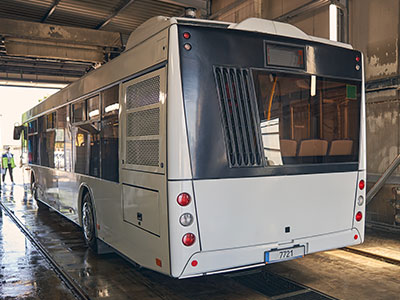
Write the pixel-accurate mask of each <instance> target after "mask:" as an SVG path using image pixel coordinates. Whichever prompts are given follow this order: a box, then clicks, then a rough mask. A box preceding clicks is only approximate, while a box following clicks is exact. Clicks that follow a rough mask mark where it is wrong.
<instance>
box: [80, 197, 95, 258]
mask: <svg viewBox="0 0 400 300" xmlns="http://www.w3.org/2000/svg"><path fill="white" fill-rule="evenodd" d="M81 218H82V219H81V221H82V229H83V237H84V239H85V242H86V244H87V245H88V246H89V248H90V249H91V250H92V251H94V252H95V253H97V238H96V227H95V222H94V209H93V205H92V199H91V198H90V195H89V193H86V194H85V195H84V196H83V201H82V207H81Z"/></svg>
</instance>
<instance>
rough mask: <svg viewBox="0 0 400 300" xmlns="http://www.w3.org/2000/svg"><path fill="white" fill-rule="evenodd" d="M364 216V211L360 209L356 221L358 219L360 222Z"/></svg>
mask: <svg viewBox="0 0 400 300" xmlns="http://www.w3.org/2000/svg"><path fill="white" fill-rule="evenodd" d="M362 217H363V215H362V212H361V211H359V212H358V213H357V214H356V221H357V222H360V221H361V220H362Z"/></svg>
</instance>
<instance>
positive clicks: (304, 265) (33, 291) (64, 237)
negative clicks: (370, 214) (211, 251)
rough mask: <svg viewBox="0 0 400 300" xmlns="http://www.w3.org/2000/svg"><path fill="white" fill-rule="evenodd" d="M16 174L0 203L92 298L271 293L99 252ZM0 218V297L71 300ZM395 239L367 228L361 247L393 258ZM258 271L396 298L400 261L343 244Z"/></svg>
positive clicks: (342, 291)
mask: <svg viewBox="0 0 400 300" xmlns="http://www.w3.org/2000/svg"><path fill="white" fill-rule="evenodd" d="M16 171H18V170H16ZM17 174H18V173H17V172H16V181H17V183H18V184H17V185H16V186H14V187H12V186H11V185H7V186H6V191H5V192H4V193H3V197H2V202H3V203H4V204H5V205H7V207H8V208H9V209H11V210H12V211H13V212H14V214H15V215H16V216H17V217H18V218H19V220H21V221H22V222H23V223H24V224H25V225H26V226H27V227H28V228H29V231H30V232H31V233H32V234H34V235H35V236H36V238H37V239H38V240H39V241H40V242H41V244H42V245H44V246H45V248H46V249H47V250H48V251H49V252H50V254H51V255H52V257H53V258H54V259H55V260H56V261H57V262H58V263H59V264H60V265H61V266H62V267H63V269H64V270H65V271H67V272H68V273H69V274H70V275H71V276H72V277H73V278H74V280H75V281H76V282H77V283H79V284H80V285H81V286H82V287H83V288H84V289H85V290H86V291H87V293H88V294H89V295H90V297H91V298H92V299H104V298H106V299H140V300H142V299H199V300H203V299H204V300H210V299H213V300H214V299H235V300H236V299H271V297H268V296H266V295H267V294H263V293H262V292H259V291H257V289H255V288H254V287H252V285H251V284H250V285H246V284H245V283H244V282H245V280H242V279H243V278H245V276H247V275H242V274H239V275H238V277H232V276H231V274H230V275H229V276H224V275H214V276H207V277H200V278H194V279H186V280H175V279H171V278H169V277H167V276H164V275H161V274H157V273H155V272H152V271H150V270H146V269H140V268H137V267H135V266H133V265H132V264H131V263H129V262H127V261H126V260H125V259H123V258H121V257H120V256H118V255H116V254H108V255H103V256H96V255H94V254H93V253H92V252H90V251H89V250H88V249H87V247H86V246H85V244H84V243H83V239H82V233H81V231H80V229H79V228H78V227H77V226H76V225H74V224H72V223H71V222H69V221H67V220H66V219H65V218H63V217H62V216H60V215H59V214H58V213H56V212H54V211H44V212H40V213H39V212H38V211H37V207H36V204H35V201H33V200H32V199H31V197H30V196H29V195H28V194H27V193H25V192H24V188H23V185H22V184H21V183H22V177H21V176H20V177H18V175H17ZM0 220H1V223H0V263H1V269H0V283H2V284H1V285H0V299H73V298H74V297H73V295H71V294H70V293H69V291H68V289H66V287H65V286H64V284H63V283H62V282H60V280H59V279H58V277H57V276H56V275H55V274H54V272H53V271H52V270H51V269H50V268H49V266H48V264H47V263H46V261H45V260H44V259H43V258H42V257H41V256H40V255H39V254H38V253H37V251H36V249H35V248H34V247H33V246H32V245H31V244H30V243H29V241H27V240H26V239H25V238H24V236H23V235H22V233H20V231H19V230H18V229H17V227H15V225H14V224H13V223H12V222H11V220H10V219H9V218H8V217H7V216H5V215H4V214H3V216H2V217H1V219H0ZM381 236H382V237H381ZM396 237H397V239H396ZM399 240H400V238H399V237H398V236H396V235H387V234H380V233H378V234H376V233H370V234H369V235H368V237H367V242H366V243H365V244H364V245H363V246H359V247H364V248H365V249H369V251H377V252H379V253H381V254H382V253H385V254H387V255H391V256H394V257H397V256H396V255H398V254H399V252H400V242H399ZM371 249H372V250H371ZM390 251H391V252H390ZM259 271H261V272H262V274H269V273H270V272H272V273H275V274H279V275H282V276H284V277H287V278H290V279H292V280H294V281H296V282H299V283H301V284H303V285H305V286H309V287H312V288H314V289H316V290H319V291H321V292H323V293H326V294H328V295H331V296H333V297H336V298H339V299H400V275H399V274H400V266H399V265H394V264H389V263H386V262H381V261H378V260H375V259H371V258H367V257H363V256H360V255H356V254H353V253H349V252H345V251H343V250H334V251H328V252H323V253H317V254H312V255H308V256H306V257H304V258H302V259H297V260H293V261H289V262H285V263H279V264H273V265H268V266H266V267H264V268H261V269H257V270H256V272H259ZM256 276H258V275H256ZM259 277H260V276H259ZM261 277H264V279H265V278H266V276H264V275H263V276H261ZM267 277H268V276H267ZM248 278H251V280H253V279H252V278H255V277H248ZM271 278H272V277H271ZM267 279H268V278H267ZM262 280H263V279H262ZM271 283H273V282H271V280H269V281H268V280H265V281H264V282H263V281H260V282H258V284H259V285H263V284H264V285H269V284H271ZM302 296H303V297H302V298H301V299H311V298H307V297H305V296H306V294H303V295H302ZM286 299H289V298H286ZM290 299H292V298H290ZM296 299H297V298H296ZM312 299H322V298H315V297H314V298H312Z"/></svg>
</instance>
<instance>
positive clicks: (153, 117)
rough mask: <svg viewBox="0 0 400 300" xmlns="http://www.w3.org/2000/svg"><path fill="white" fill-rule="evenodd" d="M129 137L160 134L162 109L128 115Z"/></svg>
mask: <svg viewBox="0 0 400 300" xmlns="http://www.w3.org/2000/svg"><path fill="white" fill-rule="evenodd" d="M126 123H127V137H135V136H149V135H159V134H160V108H159V107H156V108H151V109H146V110H140V111H134V112H131V113H128V114H127V122H126Z"/></svg>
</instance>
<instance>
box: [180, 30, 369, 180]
mask: <svg viewBox="0 0 400 300" xmlns="http://www.w3.org/2000/svg"><path fill="white" fill-rule="evenodd" d="M184 32H188V33H190V38H189V39H185V38H184V37H183V33H184ZM178 34H179V44H180V57H181V59H180V61H181V72H182V86H183V97H184V106H185V113H186V122H187V129H188V139H189V149H190V156H191V161H192V170H193V177H194V178H195V179H211V178H227V177H250V176H265V175H291V174H310V173H324V172H344V171H354V170H357V169H358V162H357V161H354V162H347V163H326V164H325V163H324V164H318V165H312V164H300V165H282V166H266V165H265V161H264V156H263V155H262V145H261V138H260V135H261V134H260V129H259V128H258V127H259V122H260V120H259V119H258V112H257V107H256V106H257V104H256V101H254V98H255V87H254V84H253V73H252V72H253V71H254V70H256V69H257V70H279V71H280V72H281V71H285V72H287V73H293V74H315V75H317V76H325V77H330V78H343V79H346V80H356V81H361V79H362V69H360V70H356V68H355V66H356V64H357V62H356V57H360V56H361V53H360V52H358V51H354V50H349V49H343V48H340V47H335V46H330V45H323V44H319V43H314V42H310V41H302V40H298V39H292V38H286V37H281V36H274V35H268V34H260V33H254V32H247V31H239V30H227V29H219V28H207V27H201V26H189V25H179V29H178ZM267 42H273V43H277V44H289V45H295V46H296V45H297V46H300V47H301V48H303V49H304V55H305V57H304V59H305V63H304V68H289V67H276V66H267V58H266V53H265V51H266V49H265V48H266V47H265V45H266V43H267ZM185 43H189V44H190V46H191V49H190V50H186V49H185V48H184V44H185ZM251 99H253V100H251ZM357 159H358V156H357Z"/></svg>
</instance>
